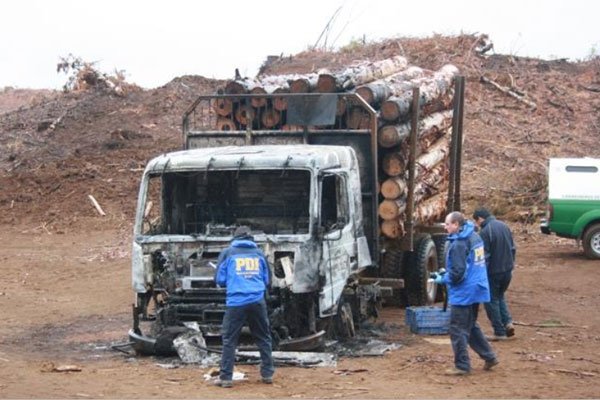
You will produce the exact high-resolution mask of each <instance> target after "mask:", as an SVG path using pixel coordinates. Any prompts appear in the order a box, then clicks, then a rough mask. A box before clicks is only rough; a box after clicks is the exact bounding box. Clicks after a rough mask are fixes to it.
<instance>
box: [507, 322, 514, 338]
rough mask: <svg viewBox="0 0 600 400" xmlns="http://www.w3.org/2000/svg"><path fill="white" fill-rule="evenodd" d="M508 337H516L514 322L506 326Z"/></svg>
mask: <svg viewBox="0 0 600 400" xmlns="http://www.w3.org/2000/svg"><path fill="white" fill-rule="evenodd" d="M506 336H507V337H513V336H515V327H514V325H513V324H512V322H511V323H508V324H506Z"/></svg>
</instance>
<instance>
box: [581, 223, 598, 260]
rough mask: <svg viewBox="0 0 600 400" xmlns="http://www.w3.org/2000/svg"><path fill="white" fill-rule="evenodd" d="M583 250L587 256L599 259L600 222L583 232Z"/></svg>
mask: <svg viewBox="0 0 600 400" xmlns="http://www.w3.org/2000/svg"><path fill="white" fill-rule="evenodd" d="M583 252H584V253H585V256H586V257H587V258H590V259H592V260H597V259H600V224H594V225H591V226H590V227H589V228H587V229H586V230H585V233H584V234H583Z"/></svg>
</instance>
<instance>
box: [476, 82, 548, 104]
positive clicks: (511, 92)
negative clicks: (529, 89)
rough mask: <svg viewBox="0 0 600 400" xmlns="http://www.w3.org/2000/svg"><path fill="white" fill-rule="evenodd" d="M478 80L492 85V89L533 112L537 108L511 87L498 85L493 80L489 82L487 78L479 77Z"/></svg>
mask: <svg viewBox="0 0 600 400" xmlns="http://www.w3.org/2000/svg"><path fill="white" fill-rule="evenodd" d="M480 80H481V82H483V83H489V84H490V85H492V86H493V87H495V88H496V89H498V90H499V91H501V92H502V93H505V94H507V95H509V96H511V97H513V98H515V99H517V100H519V101H520V102H522V103H525V104H527V105H528V106H529V107H531V108H532V109H533V110H535V109H536V108H537V104H535V103H534V102H533V101H531V100H529V99H527V98H526V97H525V96H524V95H522V94H521V93H519V92H518V91H517V90H515V89H513V88H512V87H506V86H502V85H499V84H498V83H496V82H494V81H493V80H491V79H489V78H486V77H485V76H481V78H480Z"/></svg>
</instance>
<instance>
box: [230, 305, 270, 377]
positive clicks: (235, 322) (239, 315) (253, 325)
mask: <svg viewBox="0 0 600 400" xmlns="http://www.w3.org/2000/svg"><path fill="white" fill-rule="evenodd" d="M246 320H247V321H248V326H249V327H250V332H252V336H254V340H255V341H256V345H257V346H258V350H259V352H260V358H261V364H260V375H261V377H263V378H271V377H272V376H273V373H274V372H275V368H274V366H273V359H272V357H271V330H270V328H269V318H268V315H267V305H266V303H265V301H264V300H261V301H259V302H258V303H252V304H246V305H243V306H239V307H227V309H226V310H225V316H224V317H223V327H222V331H223V354H222V355H221V372H220V376H219V378H220V379H221V380H222V381H230V380H231V379H232V377H233V365H234V363H235V349H236V347H237V344H238V339H239V337H240V333H241V331H242V327H243V326H244V323H245V322H246Z"/></svg>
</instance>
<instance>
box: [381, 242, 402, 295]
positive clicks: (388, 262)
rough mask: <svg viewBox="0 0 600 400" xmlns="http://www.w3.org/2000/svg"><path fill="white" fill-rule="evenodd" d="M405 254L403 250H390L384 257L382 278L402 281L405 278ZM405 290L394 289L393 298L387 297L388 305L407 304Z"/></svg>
mask: <svg viewBox="0 0 600 400" xmlns="http://www.w3.org/2000/svg"><path fill="white" fill-rule="evenodd" d="M405 255H406V254H405V253H404V252H403V251H401V250H388V251H387V252H386V253H385V255H384V256H383V263H382V265H381V272H380V276H381V277H382V278H393V279H402V278H404V258H405ZM405 297H406V296H405V294H404V290H402V289H398V290H396V289H394V293H393V297H386V298H385V302H386V304H389V305H392V306H403V305H405V304H406V298H405Z"/></svg>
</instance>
